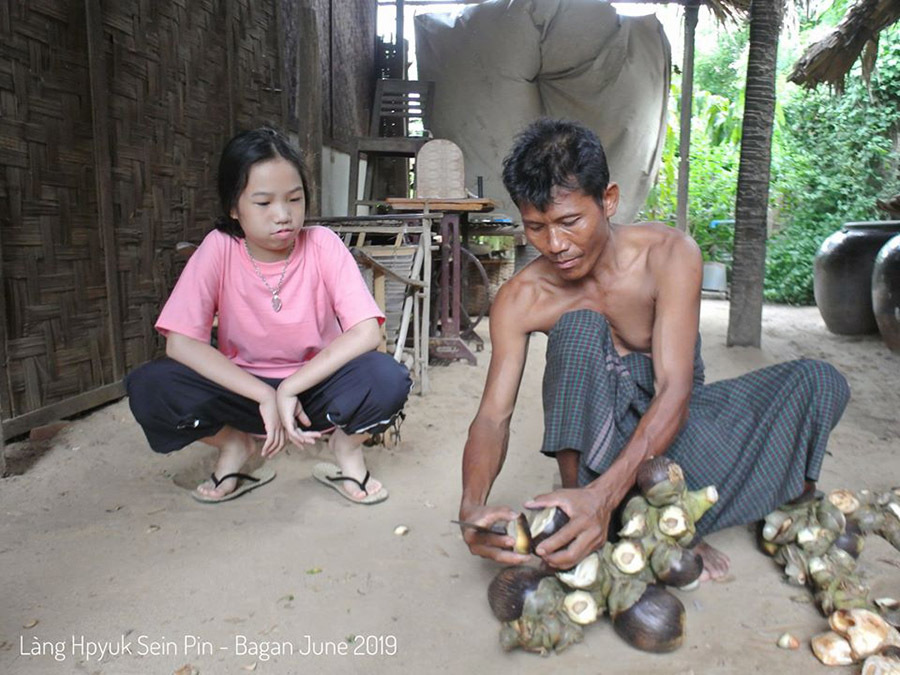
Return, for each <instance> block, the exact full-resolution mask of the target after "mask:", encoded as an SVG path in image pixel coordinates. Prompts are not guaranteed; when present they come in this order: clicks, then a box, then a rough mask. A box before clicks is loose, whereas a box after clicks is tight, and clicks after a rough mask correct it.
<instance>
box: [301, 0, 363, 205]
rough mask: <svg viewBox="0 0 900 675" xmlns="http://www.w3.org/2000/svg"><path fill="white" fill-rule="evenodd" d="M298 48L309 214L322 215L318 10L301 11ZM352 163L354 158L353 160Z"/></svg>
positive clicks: (305, 8) (302, 140)
mask: <svg viewBox="0 0 900 675" xmlns="http://www.w3.org/2000/svg"><path fill="white" fill-rule="evenodd" d="M297 11H298V13H299V18H300V21H299V25H300V30H299V31H298V32H299V34H300V35H302V36H303V38H302V39H300V40H299V44H298V45H297V63H296V67H297V92H296V94H297V118H298V121H299V128H298V130H297V131H298V135H299V138H300V149H301V150H303V156H304V158H305V159H306V166H307V169H308V170H309V178H310V185H309V186H308V187H309V196H310V203H309V204H308V205H307V207H306V208H307V213H309V214H310V215H319V214H320V213H321V203H322V142H323V141H322V134H323V132H322V71H321V66H320V60H319V32H318V24H317V23H316V13H315V10H313V9H311V8H309V7H300V8H299V9H298V10H297ZM351 161H352V158H351Z"/></svg>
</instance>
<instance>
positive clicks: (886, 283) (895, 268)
mask: <svg viewBox="0 0 900 675" xmlns="http://www.w3.org/2000/svg"><path fill="white" fill-rule="evenodd" d="M872 309H873V311H874V313H875V322H876V323H877V324H878V330H879V331H881V338H882V339H883V340H884V343H885V344H886V345H887V346H888V348H889V349H890V350H891V351H892V352H897V353H900V234H898V235H896V236H894V237H891V238H890V239H889V240H888V242H887V243H886V244H885V245H884V246H882V247H881V250H880V251H879V252H878V256H877V257H876V258H875V267H874V268H873V270H872Z"/></svg>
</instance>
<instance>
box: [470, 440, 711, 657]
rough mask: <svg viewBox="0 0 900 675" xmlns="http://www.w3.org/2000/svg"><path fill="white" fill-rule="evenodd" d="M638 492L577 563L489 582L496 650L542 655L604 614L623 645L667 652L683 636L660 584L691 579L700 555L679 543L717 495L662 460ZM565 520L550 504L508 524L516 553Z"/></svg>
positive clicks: (518, 571)
mask: <svg viewBox="0 0 900 675" xmlns="http://www.w3.org/2000/svg"><path fill="white" fill-rule="evenodd" d="M637 486H638V489H639V491H640V494H638V495H635V496H634V497H632V498H631V499H630V500H628V502H627V503H626V505H625V508H624V509H623V511H622V516H621V521H622V522H621V529H620V530H619V539H618V541H616V542H607V543H605V544H604V545H603V546H602V547H601V548H600V549H599V550H598V551H595V552H593V553H591V554H590V555H588V556H587V557H586V558H584V559H583V560H582V561H581V562H580V563H579V564H578V565H577V566H576V567H574V568H572V569H570V570H565V571H560V572H557V573H556V574H555V575H552V574H551V573H549V572H542V571H538V570H535V569H533V568H531V567H527V566H520V567H508V568H506V569H504V570H502V571H501V572H500V573H499V574H498V575H497V577H496V578H495V579H494V580H493V581H492V582H491V585H490V587H489V588H488V600H489V603H490V605H491V609H492V610H493V612H494V615H495V616H496V617H497V618H498V619H499V620H500V621H501V622H503V626H502V627H501V629H500V643H501V645H502V646H503V648H504V649H506V650H510V649H515V648H522V649H525V650H527V651H533V652H538V653H542V654H547V653H549V652H551V651H561V650H563V649H565V648H566V647H568V646H569V645H571V644H573V643H575V642H580V641H581V639H582V637H583V628H582V626H587V625H589V624H591V623H594V622H596V621H597V619H598V618H599V617H601V616H602V615H603V614H604V612H606V613H608V614H609V617H610V619H611V620H612V624H613V628H614V630H615V631H616V633H617V634H618V635H619V636H620V637H622V639H624V640H625V641H626V642H627V643H628V644H630V645H632V646H633V647H636V648H638V649H642V650H644V651H650V652H668V651H672V650H674V649H677V648H678V647H679V646H681V644H682V642H683V641H684V630H685V611H684V605H682V603H681V601H680V600H679V599H678V598H676V597H675V596H674V595H672V594H671V593H669V592H668V591H667V590H666V589H665V586H666V585H669V586H675V587H678V588H691V587H695V586H696V585H697V584H698V583H699V578H700V574H701V573H702V572H703V561H702V559H701V558H700V556H699V555H697V554H696V553H694V552H693V551H691V550H690V549H688V548H686V547H687V546H688V545H690V544H691V542H692V541H693V539H694V533H695V531H696V522H697V521H698V520H699V519H700V518H701V517H702V516H703V514H704V513H705V512H706V511H707V510H708V509H709V508H710V507H711V506H712V505H713V504H715V502H716V500H717V499H718V494H717V492H716V489H715V488H714V487H712V486H710V487H707V488H704V489H702V490H696V491H689V490H688V489H687V486H686V484H685V480H684V474H683V472H682V470H681V468H680V467H679V466H678V465H677V464H676V463H674V462H673V461H671V460H669V459H666V458H665V457H656V458H652V459H650V460H648V461H646V462H644V464H642V465H641V468H640V469H639V471H638V476H637ZM567 521H568V518H567V516H566V514H565V513H564V512H563V511H562V510H560V509H557V508H556V507H550V508H547V509H544V510H543V511H541V512H539V513H537V514H536V515H535V516H534V518H533V519H532V520H531V522H530V523H529V522H528V521H527V519H525V518H524V516H520V517H519V518H518V519H517V520H515V521H513V522H512V523H510V527H509V530H508V531H509V534H510V535H511V536H513V537H515V539H516V550H517V551H519V552H523V553H525V552H532V553H533V552H534V548H535V547H536V546H537V545H538V544H539V543H540V542H541V541H543V540H544V539H545V538H546V537H549V536H551V535H552V534H553V533H554V532H556V531H557V530H559V529H560V528H561V527H563V526H565V524H566V522H567Z"/></svg>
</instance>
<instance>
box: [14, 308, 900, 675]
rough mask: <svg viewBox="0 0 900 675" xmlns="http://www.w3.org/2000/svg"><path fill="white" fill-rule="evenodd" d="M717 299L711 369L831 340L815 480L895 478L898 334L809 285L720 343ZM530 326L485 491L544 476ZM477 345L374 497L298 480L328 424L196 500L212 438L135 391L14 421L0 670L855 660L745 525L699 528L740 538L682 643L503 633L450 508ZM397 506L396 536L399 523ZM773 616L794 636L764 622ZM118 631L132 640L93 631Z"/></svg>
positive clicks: (722, 311) (422, 414) (515, 488)
mask: <svg viewBox="0 0 900 675" xmlns="http://www.w3.org/2000/svg"><path fill="white" fill-rule="evenodd" d="M727 318H728V305H727V304H726V303H725V302H721V301H709V300H706V301H704V303H703V311H702V326H701V329H702V332H703V337H704V341H703V355H704V358H705V360H706V364H707V380H708V381H713V380H717V379H722V378H726V377H731V376H734V375H738V374H740V373H743V372H746V371H748V370H751V369H754V368H757V367H761V366H765V365H768V364H771V363H775V362H777V361H782V360H787V359H791V358H796V357H800V356H805V357H813V358H823V359H827V360H829V361H831V362H832V363H833V364H835V365H836V366H837V367H838V368H839V369H840V370H841V371H842V372H843V373H844V374H845V375H846V376H847V378H848V380H849V381H850V385H851V387H852V391H853V398H852V401H851V403H850V405H849V408H848V409H847V412H846V413H845V415H844V417H843V419H842V421H841V422H840V424H839V425H838V427H837V429H836V431H835V432H834V434H833V436H832V438H831V442H830V445H829V455H830V456H829V457H828V458H827V459H826V462H825V467H824V472H823V475H822V478H821V483H820V487H822V488H823V489H826V490H827V489H832V488H835V487H847V488H851V489H860V488H863V487H867V488H871V489H876V490H883V489H887V488H889V487H891V486H892V485H896V484H898V483H900V423H898V411H900V356H897V355H892V354H891V353H890V352H889V351H888V350H887V349H886V348H885V347H884V346H883V344H882V343H881V341H880V340H879V339H878V337H877V336H868V337H863V338H848V337H840V336H836V335H832V334H830V333H829V332H828V331H827V330H826V329H825V326H824V324H823V322H822V320H821V319H820V317H819V315H818V312H817V310H816V309H815V308H801V309H797V308H787V307H774V306H767V307H766V308H765V311H764V319H763V320H764V338H763V339H764V346H763V349H762V350H755V349H727V348H725V346H724V344H725V330H726V326H727ZM482 332H483V333H484V334H485V335H486V329H485V330H484V331H482ZM545 344H546V340H545V338H544V337H543V336H537V337H535V338H534V339H533V340H532V343H531V347H530V349H531V353H530V355H529V361H528V367H527V372H526V375H525V379H524V382H523V384H522V389H521V394H520V400H519V405H518V407H517V410H516V414H515V418H514V423H513V431H512V438H511V442H510V452H509V456H508V458H507V462H506V467H505V470H504V471H503V473H502V474H501V477H500V479H499V480H498V481H497V483H496V485H495V488H494V492H493V496H492V500H493V501H494V502H496V503H507V504H510V505H513V506H517V505H520V504H521V503H522V502H523V501H525V500H526V499H527V498H529V497H531V496H533V495H535V494H539V493H542V492H545V491H548V490H550V489H552V488H553V485H554V483H555V482H556V481H557V474H556V470H555V465H554V463H553V462H552V461H551V460H548V459H546V458H544V457H543V456H541V455H540V454H539V453H538V448H539V446H540V440H541V433H542V425H541V402H540V381H541V373H542V370H543V359H544V356H543V351H544V347H545ZM478 356H479V363H478V366H477V367H472V366H468V365H465V364H463V363H454V364H452V365H449V366H445V367H441V366H436V367H433V368H432V369H431V371H430V372H431V382H432V391H431V393H429V394H428V395H427V396H426V397H418V396H414V397H412V399H411V400H410V402H409V404H408V407H407V413H408V417H407V420H406V423H405V425H404V426H403V429H402V431H403V437H402V442H401V443H400V444H399V446H397V447H394V448H391V449H385V448H377V449H373V450H371V451H370V454H369V459H368V461H369V466H370V468H371V469H372V472H373V474H375V475H376V476H378V477H379V478H381V479H382V480H383V481H384V483H385V485H386V486H388V487H389V488H390V490H391V497H390V499H389V500H388V501H387V502H385V503H384V504H381V505H378V506H374V507H361V506H357V505H353V504H350V503H349V502H347V501H345V500H343V499H341V498H340V497H339V496H338V495H337V494H336V493H335V492H333V491H331V490H328V489H325V488H324V487H323V486H321V485H319V484H318V483H316V482H315V481H314V479H313V478H312V475H311V474H312V467H313V465H314V464H315V463H316V462H317V461H319V460H320V459H328V457H326V455H327V451H326V450H325V449H323V448H316V449H313V450H297V449H291V451H290V452H284V453H282V454H281V455H279V456H278V457H277V458H275V459H274V460H273V463H274V466H275V468H276V469H277V471H278V477H277V478H276V479H275V481H274V482H272V483H270V484H269V485H267V486H265V487H263V488H260V489H259V490H256V491H254V492H251V493H249V494H247V495H245V496H243V497H241V498H240V499H238V500H236V501H233V502H229V503H224V504H219V505H214V506H210V505H201V504H197V503H196V502H194V501H193V500H192V499H191V498H190V497H189V496H188V494H187V493H186V492H185V491H184V490H183V489H182V488H180V487H179V485H178V484H188V483H195V482H196V481H199V480H200V479H201V478H202V477H204V476H205V475H206V474H207V473H208V472H209V470H210V466H211V462H212V458H213V451H212V450H211V449H209V448H206V447H205V446H201V445H199V444H198V445H196V446H191V447H189V448H187V449H185V450H183V451H181V452H179V453H175V454H173V455H171V456H158V455H155V454H154V453H153V452H151V451H150V449H149V448H148V446H147V444H146V441H145V440H144V438H143V436H142V434H141V432H140V430H139V428H138V426H137V425H136V423H135V422H134V421H133V419H132V417H131V414H130V412H129V409H128V404H127V401H120V402H118V403H115V404H113V405H110V406H107V407H105V408H103V409H101V410H99V411H96V412H94V413H92V414H90V415H87V416H84V417H82V418H81V419H78V420H76V421H73V422H72V423H71V424H69V425H68V426H67V427H66V428H65V429H64V430H63V431H61V432H60V433H59V434H58V435H57V436H56V437H54V438H53V439H51V440H47V441H41V442H29V441H23V442H20V443H13V444H11V445H10V446H8V447H7V453H8V456H9V464H10V468H11V470H12V472H13V475H12V476H10V477H8V478H6V479H4V480H2V481H0V570H2V577H0V578H2V595H0V673H41V674H44V673H104V674H119V673H125V674H128V673H172V672H175V671H176V670H178V669H180V668H182V667H183V666H185V665H186V664H190V666H192V667H193V669H194V672H199V673H203V674H207V673H244V672H258V673H303V672H306V673H355V672H360V673H363V672H364V673H395V672H397V673H399V672H448V673H463V672H477V673H499V672H513V670H514V671H516V672H522V673H547V672H551V671H562V670H563V669H566V670H567V671H568V672H573V673H628V674H634V673H752V672H766V673H771V672H779V671H780V672H791V673H820V672H821V673H824V672H832V673H842V672H843V673H850V672H857V670H858V669H853V668H844V669H840V668H838V669H826V668H825V667H824V666H821V665H819V664H818V662H817V661H816V660H815V659H814V657H813V656H812V654H811V652H810V651H809V648H808V639H809V637H811V636H812V635H813V634H815V633H817V632H820V631H822V630H824V628H825V621H824V619H822V618H821V617H820V616H819V615H818V613H817V611H816V609H815V608H814V607H813V606H812V605H811V604H810V594H809V593H808V591H806V590H805V589H799V588H795V587H791V586H788V585H786V584H784V583H782V582H781V580H780V574H779V571H778V569H777V568H776V566H775V565H774V563H773V562H772V561H771V560H770V559H768V558H766V557H764V556H763V555H762V554H760V553H759V552H757V550H756V549H755V547H754V543H753V537H752V535H751V533H750V532H749V530H748V529H747V528H746V527H736V528H732V529H730V530H726V531H723V532H719V533H716V534H715V535H713V536H712V537H710V541H711V543H712V544H714V545H716V546H718V547H720V548H722V549H724V550H725V551H726V552H727V553H728V554H729V555H730V556H731V559H732V573H731V574H730V575H729V576H728V577H727V578H726V579H725V580H724V581H723V582H719V583H711V584H704V585H703V586H702V587H701V588H700V589H699V590H697V591H694V592H692V593H680V592H679V593H678V594H679V596H680V597H681V598H682V600H683V602H684V604H685V607H686V608H687V638H686V642H685V644H684V646H683V647H682V648H681V649H679V650H678V651H677V652H675V653H673V654H669V655H651V654H645V653H642V652H638V651H635V650H633V649H631V648H630V647H628V646H627V645H626V644H625V643H623V642H622V641H621V640H620V639H619V638H618V637H617V636H616V635H615V633H614V632H613V630H612V627H611V625H610V624H609V622H608V620H606V619H605V618H604V619H603V620H601V622H600V623H598V624H596V625H594V626H591V627H589V628H588V630H587V631H586V637H585V641H584V643H582V644H578V645H575V646H574V647H572V648H571V649H570V650H569V651H567V652H565V653H563V654H560V655H555V656H551V657H548V658H547V659H544V658H541V657H539V656H536V655H533V654H526V653H523V652H516V653H510V654H507V653H504V652H502V651H501V649H500V647H499V645H498V642H497V630H498V624H497V622H496V621H495V620H494V618H493V617H492V615H491V613H490V610H489V608H488V605H487V601H486V594H485V591H486V588H487V586H488V583H489V581H490V580H491V578H492V576H493V575H494V573H495V572H496V571H497V569H498V567H497V566H496V565H495V564H493V563H490V562H487V561H483V560H481V559H477V558H474V557H472V556H470V555H469V553H468V551H467V549H466V548H465V546H464V545H463V543H462V540H461V537H460V534H459V530H458V529H457V528H456V527H455V526H453V525H451V523H450V522H449V521H450V519H451V518H454V517H456V513H457V505H458V500H459V486H460V458H461V454H462V448H463V443H464V440H465V435H466V429H467V426H468V424H469V422H470V420H471V418H472V416H473V414H474V413H475V410H476V407H477V405H478V401H479V397H480V394H481V387H482V384H483V381H484V377H485V373H486V370H487V363H488V357H489V347H487V348H486V349H485V351H484V352H481V353H480V354H479V355H478ZM401 524H402V525H406V526H407V527H408V528H409V533H408V534H407V535H406V536H397V535H395V534H394V529H395V528H396V527H397V526H398V525H401ZM861 570H862V573H863V574H864V576H865V579H866V581H867V582H868V583H869V585H870V586H871V588H872V589H873V590H874V591H875V593H876V596H883V595H886V594H893V595H894V596H895V597H896V596H898V595H900V554H898V553H897V552H896V551H894V550H893V549H892V548H890V547H889V546H888V545H887V544H886V543H885V542H883V541H882V540H881V539H879V538H877V537H874V536H872V537H869V540H868V546H867V548H866V550H865V551H864V553H863V556H862V557H861ZM785 631H790V632H791V633H792V634H794V635H795V636H797V637H798V638H799V639H800V640H801V641H802V642H803V646H802V647H801V649H800V650H798V651H794V652H789V651H783V650H781V649H778V648H777V647H776V646H775V641H776V639H777V638H778V637H779V635H781V634H782V633H783V632H785ZM288 643H289V644H288ZM123 644H124V645H126V649H125V650H124V651H125V653H124V654H120V655H105V656H103V658H100V654H98V653H96V652H95V653H91V651H92V650H97V649H99V648H100V647H106V648H107V649H110V648H111V649H113V650H117V651H121V650H122V645H123ZM341 645H343V646H341ZM289 647H290V648H292V649H293V652H294V653H293V654H292V655H291V654H287V653H282V654H277V652H278V651H279V650H281V651H285V652H286V651H287V650H288V648H289ZM337 649H339V650H342V651H343V650H346V652H347V653H343V654H342V653H335V650H337ZM323 650H326V651H328V652H329V653H328V654H327V655H323V654H322V653H321V652H322V651H323ZM23 651H24V652H26V654H24V655H23V654H22V652H23ZM35 651H37V652H39V653H38V654H34V653H33V652H35ZM129 652H130V653H129ZM181 672H190V671H189V670H183V671H181Z"/></svg>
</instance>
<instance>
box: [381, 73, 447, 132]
mask: <svg viewBox="0 0 900 675" xmlns="http://www.w3.org/2000/svg"><path fill="white" fill-rule="evenodd" d="M433 105H434V82H430V81H425V80H377V81H376V83H375V102H374V105H373V106H372V121H371V124H370V126H369V135H370V136H383V137H389V138H390V137H396V136H408V135H409V134H410V124H409V122H410V120H418V121H419V122H420V123H421V125H422V129H423V131H424V132H427V131H428V129H429V128H430V127H429V125H430V123H431V110H432V107H433ZM420 135H421V134H420Z"/></svg>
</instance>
